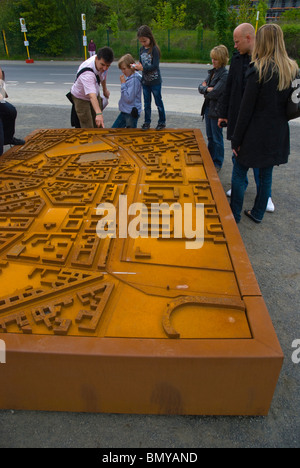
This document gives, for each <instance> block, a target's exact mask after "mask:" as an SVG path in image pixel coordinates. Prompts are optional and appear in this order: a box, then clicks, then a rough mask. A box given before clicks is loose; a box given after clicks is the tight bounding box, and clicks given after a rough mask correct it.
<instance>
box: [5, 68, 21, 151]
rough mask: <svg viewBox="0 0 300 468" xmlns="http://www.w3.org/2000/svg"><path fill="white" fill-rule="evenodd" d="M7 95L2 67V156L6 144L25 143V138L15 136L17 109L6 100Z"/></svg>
mask: <svg viewBox="0 0 300 468" xmlns="http://www.w3.org/2000/svg"><path fill="white" fill-rule="evenodd" d="M7 97H8V96H7V93H6V89H5V75H4V71H2V70H1V68H0V156H1V155H2V154H3V151H4V145H12V146H14V145H25V140H21V139H20V138H16V137H15V136H14V135H15V126H16V118H17V109H16V108H15V106H13V105H12V104H10V103H9V102H7V101H6V98H7Z"/></svg>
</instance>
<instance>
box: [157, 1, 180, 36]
mask: <svg viewBox="0 0 300 468" xmlns="http://www.w3.org/2000/svg"><path fill="white" fill-rule="evenodd" d="M155 12H156V19H155V20H153V21H152V22H151V25H152V26H153V27H154V28H157V29H163V30H168V29H182V28H183V27H184V25H185V17H186V5H185V3H181V4H180V5H176V6H175V7H172V4H171V2H166V1H159V2H158V4H157V7H156V10H155Z"/></svg>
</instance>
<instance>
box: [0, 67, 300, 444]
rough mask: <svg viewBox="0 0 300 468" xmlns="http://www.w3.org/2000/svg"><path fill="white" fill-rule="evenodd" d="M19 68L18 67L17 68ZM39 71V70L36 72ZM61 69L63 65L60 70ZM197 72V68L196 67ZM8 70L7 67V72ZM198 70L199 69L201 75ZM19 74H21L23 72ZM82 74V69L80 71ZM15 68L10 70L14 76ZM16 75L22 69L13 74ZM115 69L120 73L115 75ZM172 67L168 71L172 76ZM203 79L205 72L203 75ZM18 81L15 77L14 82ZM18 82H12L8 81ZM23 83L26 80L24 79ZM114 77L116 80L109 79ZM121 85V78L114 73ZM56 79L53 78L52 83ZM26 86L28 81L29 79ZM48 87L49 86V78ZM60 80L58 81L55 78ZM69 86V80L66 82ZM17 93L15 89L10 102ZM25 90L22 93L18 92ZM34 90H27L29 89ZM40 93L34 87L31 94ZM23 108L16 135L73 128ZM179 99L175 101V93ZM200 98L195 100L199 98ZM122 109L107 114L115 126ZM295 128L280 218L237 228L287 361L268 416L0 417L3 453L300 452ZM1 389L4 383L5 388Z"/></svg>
mask: <svg viewBox="0 0 300 468" xmlns="http://www.w3.org/2000/svg"><path fill="white" fill-rule="evenodd" d="M16 67H17V65H16ZM38 67H39V65H37V67H36V69H38ZM61 67H62V66H61ZM197 67H198V68H197ZM5 68H6V69H7V67H6V66H5ZM199 68H200V67H199V66H195V72H197V73H198V69H199ZM21 69H23V68H22V67H21ZM74 69H76V66H75V67H74ZM11 70H12V68H8V71H9V75H10V73H11ZM15 70H17V68H16V69H15ZM116 71H117V70H116ZM173 71H174V70H173V68H171V67H170V76H173V75H171V72H172V73H173ZM204 74H205V69H204ZM15 76H16V75H14V77H15ZM10 79H12V78H10V77H9V80H10ZM22 79H24V77H23V78H22ZM111 79H112V74H111ZM116 79H117V74H116ZM50 80H51V77H50V74H49V81H50ZM28 81H30V80H29V79H28ZM45 81H46V80H45ZM53 81H54V79H53ZM66 82H67V80H66ZM16 89H17V86H15V87H14V88H13V87H12V86H9V94H10V96H11V102H12V103H13V104H15V102H14V100H13V97H14V95H15V90H16ZM20 89H21V90H22V87H21V86H20ZM28 89H29V88H28ZM33 89H34V88H33ZM23 92H24V94H23V97H24V101H25V102H24V103H23V104H19V105H18V106H17V108H18V119H17V134H16V136H18V137H25V136H26V135H27V134H29V133H30V132H31V131H33V130H35V129H36V128H66V127H67V128H68V127H69V126H70V125H69V122H70V106H69V105H59V104H57V103H55V104H53V102H52V101H51V97H52V95H51V94H48V98H47V99H48V101H47V104H45V105H41V103H36V102H35V101H33V102H32V103H31V104H30V105H29V104H28V103H27V99H28V98H27V94H28V93H27V90H26V91H24V90H23ZM57 95H58V94H57V93H56V96H57ZM173 97H174V99H175V97H176V95H175V94H174V95H173ZM194 98H195V94H194ZM166 108H167V121H168V127H170V128H200V129H201V130H202V133H203V134H204V136H205V129H204V124H203V122H202V120H201V119H200V116H199V110H198V111H197V112H194V113H193V112H190V113H187V112H183V111H181V112H172V111H171V110H170V109H169V107H168V106H166ZM116 115H117V110H116V109H114V108H108V109H107V110H106V111H105V122H106V126H107V127H110V126H111V125H112V123H113V121H114V119H115V117H116ZM290 128H291V156H290V160H289V163H288V164H287V165H284V166H280V167H278V168H275V170H274V180H273V195H272V196H273V201H274V203H275V208H276V209H275V212H274V213H273V214H266V216H265V218H264V221H263V223H262V224H261V225H255V224H254V223H252V222H251V221H250V220H249V219H247V218H245V217H243V218H242V221H241V223H240V224H239V230H240V232H241V235H242V238H243V241H244V243H245V246H246V250H247V252H248V255H249V258H250V260H251V263H252V266H253V268H254V271H255V274H256V278H257V281H258V283H259V286H260V288H261V291H262V294H263V297H264V299H265V302H266V304H267V308H268V310H269V314H270V316H271V319H272V322H273V325H274V327H275V330H276V333H277V336H278V339H279V341H280V344H281V347H282V350H283V352H284V355H285V360H284V364H283V368H282V371H281V374H280V378H279V381H278V385H277V388H276V391H275V394H274V398H273V401H272V405H271V409H270V412H269V415H268V416H267V417H210V416H207V417H198V416H197V417H196V416H155V415H145V416H141V415H117V414H90V413H85V414H83V413H56V412H54V413H48V412H36V411H14V410H13V409H12V410H7V411H0V447H1V448H2V447H34V448H38V447H41V448H46V447H50V448H54V447H67V448H68V447H84V448H116V447H119V448H123V449H126V448H138V447H143V448H152V449H154V448H169V449H172V448H184V449H191V448H222V447H226V448H245V447H251V448H254V447H255V448H279V447H285V448H299V447H300V392H299V388H300V363H299V364H296V363H294V362H293V361H292V354H293V352H294V349H293V347H292V343H293V341H294V340H296V339H300V323H299V312H300V296H299V291H300V284H299V277H300V267H299V265H300V248H299V237H298V235H299V227H300V221H299V220H300V205H299V200H300V184H299V180H300V165H299V154H300V138H299V129H300V125H299V123H297V122H293V123H291V125H290ZM231 171H232V163H231V151H230V146H229V144H228V142H226V158H225V163H224V167H223V169H222V171H221V172H220V173H219V177H220V180H221V182H222V184H223V187H224V190H227V189H228V188H229V187H230V178H231ZM249 182H250V183H249V187H248V189H247V192H246V196H245V208H248V207H249V208H250V207H251V204H252V203H253V199H254V197H255V184H254V181H253V178H252V177H251V176H250V177H249ZM0 385H5V383H3V382H1V383H0Z"/></svg>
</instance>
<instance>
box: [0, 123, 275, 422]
mask: <svg viewBox="0 0 300 468" xmlns="http://www.w3.org/2000/svg"><path fill="white" fill-rule="evenodd" d="M163 207H164V208H165V211H163V210H162V208H163ZM168 207H171V208H172V209H169V210H168ZM197 207H198V208H199V207H201V209H202V211H201V212H200V211H199V213H200V214H199V219H200V218H201V216H202V218H201V219H202V222H201V223H200V224H199V226H200V228H201V229H200V230H201V235H198V234H199V233H197V211H196V208H197ZM176 208H177V211H176ZM109 211H111V215H110V216H108V212H109ZM0 339H1V340H3V341H4V342H5V345H6V353H7V355H6V362H5V364H0V379H1V385H0V407H1V408H14V409H19V408H22V409H37V410H62V411H94V412H114V413H117V412H121V413H152V414H217V415H221V414H232V415H233V414H239V415H244V414H249V415H251V414H252V415H259V414H267V412H268V410H269V407H270V404H271V400H272V396H273V393H274V390H275V386H276V383H277V379H278V376H279V372H280V368H281V365H282V358H283V356H282V351H281V349H280V345H279V343H278V341H277V338H276V334H275V332H274V329H273V326H272V323H271V320H270V317H269V314H268V311H267V309H266V306H265V303H264V300H263V298H262V295H261V292H260V289H259V287H258V285H257V281H256V279H255V276H254V273H253V270H252V267H251V264H250V261H249V259H248V257H247V254H246V251H245V247H244V245H243V243H242V240H241V237H240V235H239V231H238V229H237V227H236V224H235V222H234V219H233V217H232V215H231V211H230V207H229V205H228V202H227V200H226V196H225V195H224V191H223V188H222V186H221V183H220V181H219V178H218V176H217V173H216V171H215V169H214V167H213V164H212V162H211V159H210V156H209V153H208V150H207V148H206V145H205V142H204V140H203V137H202V134H201V132H200V131H199V130H173V131H167V130H166V131H162V132H155V131H149V132H146V133H145V132H142V131H140V130H111V129H104V130H39V131H37V132H35V133H34V134H33V135H31V136H30V137H29V138H28V139H27V143H26V145H25V146H23V147H20V148H18V149H16V148H13V149H12V150H10V151H9V152H7V153H6V154H5V155H4V156H3V157H2V158H1V160H0Z"/></svg>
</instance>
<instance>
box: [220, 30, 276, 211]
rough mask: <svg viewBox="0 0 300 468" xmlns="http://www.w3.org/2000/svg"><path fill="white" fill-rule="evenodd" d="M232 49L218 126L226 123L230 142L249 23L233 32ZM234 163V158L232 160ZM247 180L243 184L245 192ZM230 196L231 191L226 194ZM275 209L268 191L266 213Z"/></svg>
mask: <svg viewBox="0 0 300 468" xmlns="http://www.w3.org/2000/svg"><path fill="white" fill-rule="evenodd" d="M233 40H234V47H235V49H236V50H237V53H236V54H234V56H233V57H232V59H231V63H230V69H229V75H228V80H227V84H226V88H225V91H224V94H223V99H222V103H221V107H220V109H221V110H220V117H221V118H220V119H219V122H218V123H219V125H220V124H221V122H222V121H224V122H226V123H227V139H228V140H230V141H231V140H232V136H233V133H234V129H235V124H236V121H237V118H238V115H239V110H240V105H241V102H242V97H243V94H244V91H245V87H246V73H247V70H248V67H249V64H250V62H251V55H252V52H253V49H254V45H255V29H254V27H253V26H252V24H250V23H242V24H240V25H239V26H237V27H236V28H235V30H234V32H233ZM233 162H234V158H233ZM253 174H254V179H255V183H256V187H257V190H258V188H259V174H258V170H256V169H253ZM247 186H248V178H247V179H246V182H245V190H246V189H247ZM227 196H229V197H230V196H231V189H230V190H229V191H228V192H227ZM274 210H275V207H274V203H273V201H272V193H271V191H270V194H269V199H268V207H267V211H269V212H274Z"/></svg>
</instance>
